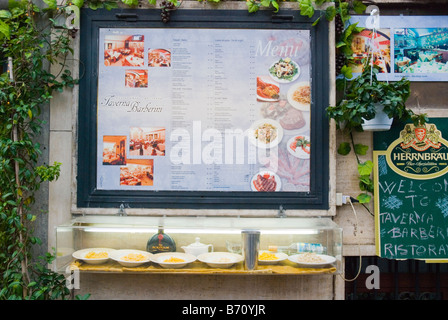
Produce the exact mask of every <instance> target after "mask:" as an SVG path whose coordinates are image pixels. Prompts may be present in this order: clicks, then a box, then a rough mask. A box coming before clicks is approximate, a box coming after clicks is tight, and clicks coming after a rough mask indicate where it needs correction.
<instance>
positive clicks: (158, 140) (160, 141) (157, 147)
mask: <svg viewBox="0 0 448 320" xmlns="http://www.w3.org/2000/svg"><path fill="white" fill-rule="evenodd" d="M129 154H130V155H131V156H164V155H165V128H158V127H155V128H154V127H153V128H141V127H133V128H131V132H130V142H129Z"/></svg>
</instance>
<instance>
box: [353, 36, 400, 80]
mask: <svg viewBox="0 0 448 320" xmlns="http://www.w3.org/2000/svg"><path fill="white" fill-rule="evenodd" d="M352 50H353V58H354V61H355V64H354V65H352V66H351V67H352V72H354V73H361V72H362V63H363V59H364V58H368V57H369V59H370V58H371V56H370V55H369V52H372V53H373V63H374V64H375V65H376V66H377V67H379V70H380V73H390V72H391V56H390V29H379V30H377V31H376V32H375V33H374V32H373V30H370V29H364V30H363V31H361V32H360V33H358V34H356V35H355V36H354V37H353V40H352Z"/></svg>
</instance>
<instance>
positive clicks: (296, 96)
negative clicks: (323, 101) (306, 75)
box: [286, 81, 311, 111]
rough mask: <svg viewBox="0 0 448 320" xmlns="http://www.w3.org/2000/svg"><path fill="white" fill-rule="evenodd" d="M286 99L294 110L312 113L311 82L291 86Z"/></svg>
mask: <svg viewBox="0 0 448 320" xmlns="http://www.w3.org/2000/svg"><path fill="white" fill-rule="evenodd" d="M286 97H287V99H288V102H289V103H290V104H291V106H292V107H293V108H296V109H298V110H301V111H310V107H311V86H310V83H309V81H303V82H299V83H296V84H294V85H293V86H291V88H289V90H288V93H287V95H286Z"/></svg>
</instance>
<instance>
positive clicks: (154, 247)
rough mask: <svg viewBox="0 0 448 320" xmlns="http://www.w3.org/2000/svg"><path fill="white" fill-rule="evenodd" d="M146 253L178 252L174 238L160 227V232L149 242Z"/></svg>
mask: <svg viewBox="0 0 448 320" xmlns="http://www.w3.org/2000/svg"><path fill="white" fill-rule="evenodd" d="M146 251H148V252H151V253H160V252H174V251H176V243H175V242H174V240H173V238H171V237H170V236H169V235H167V234H166V233H164V232H163V228H162V227H159V232H158V233H156V234H155V235H153V236H152V237H151V238H150V239H149V240H148V243H147V244H146Z"/></svg>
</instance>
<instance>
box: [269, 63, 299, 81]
mask: <svg viewBox="0 0 448 320" xmlns="http://www.w3.org/2000/svg"><path fill="white" fill-rule="evenodd" d="M283 60H285V59H283ZM279 61H280V60H278V61H275V62H274V63H273V64H271V65H270V67H269V69H268V71H269V70H271V68H272V67H273V66H274V65H275V64H276V63H277V62H279ZM290 63H291V64H293V65H295V66H296V68H297V73H296V74H295V75H294V76H293V77H292V78H291V80H287V79H282V78H278V77H277V76H275V75H273V74H272V73H271V72H269V75H270V76H271V78H272V79H274V80H275V81H277V82H279V83H291V82H293V81H294V80H296V79H297V78H298V77H299V76H300V66H299V65H298V64H297V63H296V62H294V61H292V60H291V62H290Z"/></svg>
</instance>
